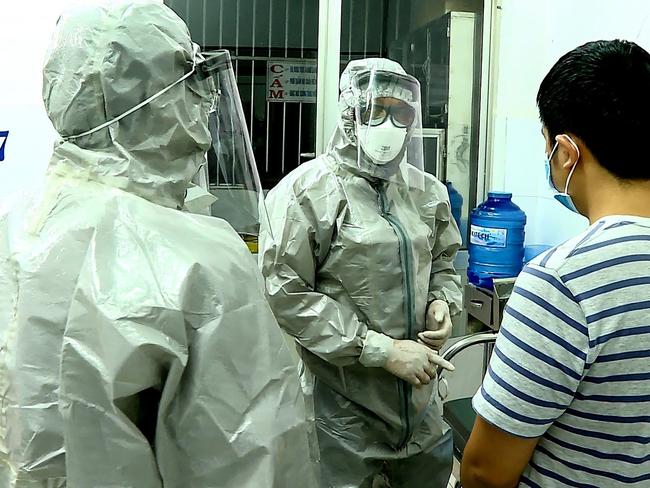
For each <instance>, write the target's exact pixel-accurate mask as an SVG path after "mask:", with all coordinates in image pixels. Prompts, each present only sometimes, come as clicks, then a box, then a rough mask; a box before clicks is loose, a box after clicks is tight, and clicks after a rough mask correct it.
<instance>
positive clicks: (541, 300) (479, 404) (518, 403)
mask: <svg viewBox="0 0 650 488" xmlns="http://www.w3.org/2000/svg"><path fill="white" fill-rule="evenodd" d="M588 352H589V334H588V330H587V325H586V320H585V316H584V313H583V311H582V308H581V307H580V305H579V304H578V303H577V302H576V300H575V298H574V297H573V294H572V293H571V291H570V290H569V289H568V288H567V287H566V286H565V284H564V283H563V282H562V280H561V279H560V277H559V276H558V274H557V273H556V272H555V271H553V270H549V269H546V268H543V267H540V266H534V265H533V266H529V267H527V268H526V269H524V271H523V272H522V274H521V276H520V277H519V279H518V280H517V283H516V285H515V289H514V291H513V295H512V297H511V299H510V301H509V302H508V305H507V307H506V310H505V314H504V319H503V324H502V326H501V330H500V331H499V336H498V338H497V341H496V346H495V348H494V352H493V354H492V358H491V360H490V365H489V368H488V371H487V373H486V375H485V378H484V380H483V385H482V386H481V388H480V389H479V391H478V393H477V394H476V396H475V397H474V400H473V406H474V409H475V410H476V412H477V414H478V415H480V416H481V417H482V418H483V419H484V420H485V421H487V422H488V423H490V424H492V425H494V426H496V427H498V428H499V429H501V430H503V431H506V432H508V433H510V434H513V435H516V436H519V437H526V438H535V437H540V436H542V435H543V434H544V433H545V432H546V430H547V429H548V428H549V427H550V426H551V424H553V422H554V421H555V420H556V419H558V418H559V417H560V416H561V415H562V414H563V413H564V411H565V410H566V409H567V408H568V406H569V405H570V404H571V402H572V401H573V398H574V395H575V393H576V391H577V389H578V386H579V385H580V381H581V378H582V376H583V372H584V370H585V365H586V361H587V355H588Z"/></svg>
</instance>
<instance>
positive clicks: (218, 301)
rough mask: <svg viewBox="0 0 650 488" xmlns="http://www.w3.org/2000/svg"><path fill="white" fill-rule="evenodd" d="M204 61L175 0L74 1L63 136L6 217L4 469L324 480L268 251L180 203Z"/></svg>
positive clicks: (0, 419) (59, 112)
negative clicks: (272, 297)
mask: <svg viewBox="0 0 650 488" xmlns="http://www.w3.org/2000/svg"><path fill="white" fill-rule="evenodd" d="M204 61H205V58H203V57H202V56H201V55H200V53H199V52H198V46H196V45H194V44H193V43H192V42H191V39H190V35H189V32H188V29H187V27H186V25H185V24H184V23H183V21H181V20H180V19H179V18H178V17H177V16H176V15H175V14H174V13H173V12H172V11H171V10H170V9H168V8H167V7H166V6H164V5H163V4H162V2H158V1H155V0H149V1H146V0H143V1H135V2H116V1H112V2H110V3H107V4H105V5H103V6H86V7H80V8H77V9H74V10H72V11H70V12H69V13H67V14H64V15H63V16H62V17H61V18H60V19H59V22H58V25H57V29H56V35H55V38H54V41H53V45H52V47H51V49H50V51H49V53H48V55H47V59H46V65H45V68H44V101H45V107H46V109H47V112H48V114H49V117H50V119H51V121H52V123H53V125H54V127H55V129H56V130H57V132H58V133H59V134H60V136H61V139H60V140H59V141H58V142H57V143H56V145H55V148H54V153H53V155H52V158H51V162H50V165H49V168H48V174H47V177H46V182H45V185H44V190H43V192H42V195H40V196H39V197H38V198H36V199H35V200H34V202H33V203H30V204H28V205H25V206H24V207H27V210H26V211H25V212H19V211H18V210H16V211H14V210H12V209H9V210H7V209H4V213H3V215H2V216H0V290H1V292H0V347H1V350H2V352H1V353H0V395H1V400H2V407H1V409H0V486H2V487H16V488H37V487H43V488H45V487H47V488H60V487H66V486H67V487H70V488H100V487H120V488H163V487H164V488H172V487H173V488H187V487H192V488H200V487H206V488H207V487H231V488H243V487H249V488H260V487H274V488H275V487H277V488H285V487H289V486H297V485H296V484H295V481H296V480H297V479H298V480H300V486H308V487H313V486H316V485H315V483H316V479H315V477H314V475H313V473H312V470H313V468H312V466H311V465H310V456H309V450H310V443H309V438H308V434H309V430H310V427H309V424H308V422H307V420H306V417H307V416H306V412H305V406H304V400H303V398H302V392H301V390H300V381H299V377H298V373H297V368H296V367H295V366H294V363H293V360H292V358H291V352H290V350H289V348H288V347H287V345H286V341H285V339H284V337H283V334H282V331H281V329H280V328H279V327H278V326H277V322H276V321H275V319H274V317H273V314H272V311H271V309H270V307H269V306H268V303H267V301H266V297H265V296H264V283H263V280H262V277H261V275H260V274H259V270H258V269H257V266H256V263H255V260H254V259H253V257H252V256H251V255H250V253H249V252H248V250H247V248H246V246H245V244H244V243H243V241H242V240H241V239H240V237H239V236H238V235H237V233H235V232H234V231H233V230H232V228H231V227H230V225H229V224H228V223H226V222H225V221H223V220H219V219H216V218H213V217H208V216H203V215H193V214H190V213H186V212H183V211H181V210H179V209H181V207H182V206H183V203H184V196H185V193H186V190H187V188H188V185H189V182H190V180H191V179H192V178H193V177H194V175H195V174H196V173H197V171H198V170H199V168H200V167H201V165H202V164H203V163H204V161H205V153H206V150H207V149H208V148H209V147H210V144H211V135H210V131H209V130H208V114H209V112H210V110H211V109H214V108H216V109H217V110H219V109H220V108H219V106H218V105H216V106H215V104H216V103H217V91H216V85H215V83H214V82H212V80H211V78H210V77H209V76H206V75H205V73H203V67H204ZM202 73H203V75H202ZM244 132H245V130H244Z"/></svg>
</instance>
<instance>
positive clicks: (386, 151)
mask: <svg viewBox="0 0 650 488" xmlns="http://www.w3.org/2000/svg"><path fill="white" fill-rule="evenodd" d="M406 136H407V129H406V128H400V127H395V126H394V125H393V123H392V122H391V121H390V119H387V120H386V121H385V122H384V123H383V124H381V125H378V126H375V127H369V126H361V127H360V130H359V143H360V145H361V147H362V149H363V151H364V152H365V153H366V155H367V156H368V157H369V158H370V159H372V160H373V161H374V162H375V163H376V164H388V163H390V162H391V161H393V160H395V158H396V157H397V156H398V155H399V154H400V152H401V151H402V149H403V148H404V144H405V142H406Z"/></svg>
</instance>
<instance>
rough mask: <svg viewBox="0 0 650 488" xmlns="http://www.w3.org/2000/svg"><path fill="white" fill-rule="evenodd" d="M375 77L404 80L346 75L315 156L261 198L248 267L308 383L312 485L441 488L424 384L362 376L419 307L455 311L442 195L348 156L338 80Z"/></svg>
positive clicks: (349, 107)
mask: <svg viewBox="0 0 650 488" xmlns="http://www.w3.org/2000/svg"><path fill="white" fill-rule="evenodd" d="M376 69H381V70H383V71H384V72H386V71H389V72H393V73H396V74H398V75H401V74H404V71H403V69H402V68H401V66H399V65H398V64H397V63H394V62H392V61H389V60H384V59H371V60H361V61H357V62H352V63H351V64H350V65H349V66H348V67H347V68H346V70H345V71H344V73H343V75H342V78H341V98H340V106H339V109H340V112H341V117H340V121H339V125H338V128H337V131H336V133H335V134H334V137H333V139H332V140H331V142H330V145H329V147H328V150H327V152H326V153H325V154H324V155H323V156H321V157H319V158H317V159H315V160H314V161H311V162H308V163H305V164H303V165H302V166H300V167H299V168H297V169H296V170H294V171H293V172H292V173H290V174H289V175H288V176H287V177H285V178H284V179H283V180H282V181H281V182H280V184H279V185H278V186H277V187H276V188H274V189H273V190H272V191H271V192H270V193H269V195H268V198H267V209H268V211H269V218H270V226H271V228H272V230H273V236H274V239H272V238H270V237H269V236H265V235H264V232H263V233H262V243H261V244H262V246H261V247H262V251H261V258H260V262H261V266H262V269H263V274H264V275H265V278H266V287H267V293H268V294H269V297H270V298H269V299H270V303H271V306H272V308H273V311H274V312H275V314H276V317H277V319H278V321H279V323H280V325H281V326H282V327H283V328H284V329H285V330H287V331H288V332H289V333H290V334H291V335H292V336H294V337H295V338H296V341H297V343H298V344H299V346H300V347H299V349H300V352H301V356H302V359H303V361H304V364H305V365H306V366H307V370H308V372H310V373H312V374H313V376H314V377H315V383H314V385H313V401H314V408H315V412H316V420H317V430H318V439H319V444H320V454H321V472H322V475H323V482H322V486H328V487H329V486H332V487H352V486H354V487H366V486H371V483H372V479H373V477H374V476H376V475H378V474H380V473H381V474H383V475H385V476H386V477H388V478H389V479H390V482H391V483H392V485H391V486H393V487H407V486H408V487H411V486H412V487H424V486H427V487H429V486H430V487H437V486H446V484H447V481H448V479H449V474H450V471H451V461H452V460H451V456H452V453H451V439H450V436H449V435H448V434H447V431H448V427H447V426H446V424H444V422H443V421H442V419H441V411H440V405H439V404H438V398H437V395H434V394H433V392H434V391H436V385H435V382H432V383H431V384H429V385H428V386H423V387H421V388H417V389H416V388H411V387H410V385H407V384H405V382H404V381H402V380H400V379H398V378H397V377H395V376H393V375H392V374H390V373H389V372H388V371H386V370H385V369H382V368H379V367H368V366H378V365H379V363H377V364H374V363H375V362H374V360H373V358H372V357H371V356H372V355H373V354H374V352H373V351H374V350H375V345H376V343H377V339H378V338H384V339H385V338H386V336H388V337H389V338H392V339H417V333H418V332H420V331H422V330H424V327H425V313H426V312H425V310H426V307H427V305H428V303H430V302H432V301H433V300H439V299H442V300H444V301H446V302H447V303H448V304H449V306H450V308H451V309H452V313H455V312H457V311H458V310H459V306H460V303H461V293H460V292H461V289H460V280H459V277H458V276H457V274H456V272H455V270H454V268H453V264H452V263H453V259H454V257H455V255H456V252H457V250H458V248H459V246H460V243H461V239H460V235H459V232H458V229H457V227H456V224H455V223H454V222H453V219H452V217H451V210H450V204H449V199H448V195H447V191H446V188H445V186H444V185H443V184H441V183H440V182H439V181H438V180H436V179H435V178H433V177H432V176H430V175H427V174H423V173H422V172H421V171H420V170H419V169H417V168H415V167H412V166H411V165H409V164H406V163H402V164H401V165H400V161H394V162H392V163H390V164H384V165H377V164H374V163H373V162H372V161H370V160H368V158H366V157H363V155H362V156H361V157H360V156H359V154H360V152H359V149H358V144H357V139H358V130H357V129H356V128H355V120H354V119H355V116H354V115H353V114H354V113H355V112H356V109H357V107H356V106H355V104H356V103H357V101H356V100H355V96H353V93H352V89H351V79H352V78H353V77H354V76H357V75H359V73H362V72H363V71H372V70H376ZM379 92H381V90H379ZM397 92H399V90H397ZM391 93H396V91H395V90H393V92H391ZM387 94H388V93H387ZM391 96H395V95H391ZM396 166H399V167H396ZM380 342H381V341H380ZM362 356H367V357H365V358H364V357H362ZM362 363H363V364H362ZM364 364H365V366H364Z"/></svg>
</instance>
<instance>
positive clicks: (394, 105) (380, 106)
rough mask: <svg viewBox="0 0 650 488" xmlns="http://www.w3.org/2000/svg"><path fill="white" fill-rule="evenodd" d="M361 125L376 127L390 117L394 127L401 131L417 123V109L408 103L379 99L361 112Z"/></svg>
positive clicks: (394, 99)
mask: <svg viewBox="0 0 650 488" xmlns="http://www.w3.org/2000/svg"><path fill="white" fill-rule="evenodd" d="M360 114H361V123H362V124H363V125H368V126H370V127H376V126H378V125H382V124H383V123H384V122H386V119H388V117H390V119H391V121H392V122H393V125H394V126H395V127H399V128H400V129H405V128H409V127H411V125H413V122H415V115H416V113H415V109H414V108H413V107H412V106H411V105H409V104H408V103H406V102H404V101H402V100H398V99H396V98H378V99H375V100H374V101H373V102H372V103H371V104H370V105H368V106H362V107H361V110H360Z"/></svg>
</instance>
